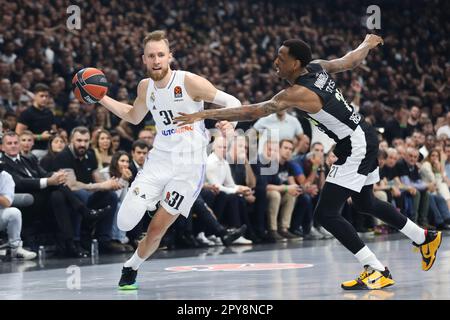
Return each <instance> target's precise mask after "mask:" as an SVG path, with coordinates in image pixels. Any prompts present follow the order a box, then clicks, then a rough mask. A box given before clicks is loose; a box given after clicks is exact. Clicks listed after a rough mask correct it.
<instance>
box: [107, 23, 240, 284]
mask: <svg viewBox="0 0 450 320" xmlns="http://www.w3.org/2000/svg"><path fill="white" fill-rule="evenodd" d="M142 58H143V62H144V64H145V66H146V68H147V71H148V73H149V78H146V79H143V80H141V81H140V83H139V85H138V89H137V98H136V100H135V101H134V104H133V106H131V105H128V104H124V103H120V102H118V101H116V100H114V99H112V98H111V97H108V96H105V97H104V98H103V99H102V100H100V103H101V104H102V105H103V106H105V107H106V108H107V109H108V110H110V111H111V112H113V113H114V114H116V115H117V116H118V117H120V118H121V119H124V120H126V121H128V122H131V123H133V124H138V123H139V122H141V121H142V119H144V117H145V115H146V114H147V112H148V111H150V112H151V113H152V116H153V119H154V120H155V123H156V129H157V134H156V137H155V140H154V144H153V149H152V150H151V151H150V152H149V154H148V157H147V161H146V162H145V164H144V168H143V170H142V171H141V172H140V173H139V174H138V175H137V177H136V179H135V181H134V182H133V183H132V185H131V187H130V189H129V191H128V193H127V195H126V197H125V199H124V200H123V202H122V205H121V207H120V209H119V212H118V216H117V224H118V227H119V228H120V229H121V230H124V231H129V230H131V229H133V228H134V227H135V226H136V224H137V223H138V222H139V221H140V220H141V218H142V216H143V215H144V214H145V212H146V211H147V210H149V211H153V210H155V209H156V206H157V204H158V203H159V204H160V206H159V208H158V210H157V212H156V213H155V215H154V217H153V218H152V220H151V222H150V224H149V227H148V230H147V235H146V236H145V237H144V238H143V239H142V241H140V243H139V246H138V248H137V250H136V252H135V253H134V255H133V256H132V257H131V258H130V259H129V260H128V261H126V262H125V264H124V267H123V269H122V277H121V279H120V282H119V288H120V289H122V290H135V289H137V285H136V276H137V269H138V268H139V266H140V265H141V264H142V262H144V261H145V260H146V259H147V258H149V257H150V256H151V255H152V254H153V253H154V252H155V251H156V249H157V248H158V246H159V243H160V241H161V238H162V237H163V236H164V234H165V233H166V231H167V229H168V228H169V227H170V225H172V223H173V222H174V221H175V220H176V219H177V218H178V216H179V215H180V214H181V215H183V216H185V217H187V216H188V215H189V211H190V209H191V206H192V204H193V203H194V201H195V199H196V198H197V196H198V195H199V193H200V191H201V189H202V186H203V182H204V175H205V159H206V146H207V144H208V142H209V135H208V132H207V131H206V129H205V126H204V123H203V122H197V123H195V124H192V125H186V126H182V127H177V126H176V124H174V121H173V118H174V116H176V115H177V114H178V113H179V112H189V113H192V112H197V111H202V110H203V102H204V101H206V102H211V103H214V104H217V105H220V106H224V107H237V106H240V105H241V104H240V102H239V100H238V99H236V98H235V97H233V96H231V95H229V94H227V93H225V92H223V91H220V90H217V89H216V88H215V87H214V86H213V85H212V84H211V83H210V82H209V81H208V80H206V79H205V78H202V77H200V76H198V75H195V74H192V73H189V72H186V71H181V70H171V68H170V61H171V59H172V54H171V52H170V49H169V41H168V40H167V38H166V36H165V33H164V32H163V31H154V32H151V33H150V34H148V35H147V36H146V37H145V39H144V55H143V57H142ZM219 127H220V129H222V130H224V131H225V130H227V129H230V127H231V128H232V125H231V124H230V123H229V122H227V121H225V122H221V123H220V125H219ZM244 231H245V228H240V229H237V230H236V231H231V232H230V231H227V232H228V233H227V234H226V235H224V236H227V237H228V238H227V240H228V241H227V242H228V243H230V237H232V238H235V239H237V238H239V237H240V236H241V235H242V233H243V232H244ZM224 242H225V241H224Z"/></svg>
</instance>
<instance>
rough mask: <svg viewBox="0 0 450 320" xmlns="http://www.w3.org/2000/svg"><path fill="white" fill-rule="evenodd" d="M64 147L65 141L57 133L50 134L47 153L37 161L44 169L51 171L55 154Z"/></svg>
mask: <svg viewBox="0 0 450 320" xmlns="http://www.w3.org/2000/svg"><path fill="white" fill-rule="evenodd" d="M65 147H66V142H65V141H64V139H63V138H62V137H61V136H60V135H59V134H56V135H54V136H52V137H51V138H50V140H49V141H48V151H47V154H46V155H45V156H44V157H43V158H42V159H41V161H40V162H39V164H40V165H41V167H42V168H44V169H45V170H46V171H52V168H53V163H54V161H55V158H56V155H57V154H58V153H60V152H61V151H63V150H64V148H65Z"/></svg>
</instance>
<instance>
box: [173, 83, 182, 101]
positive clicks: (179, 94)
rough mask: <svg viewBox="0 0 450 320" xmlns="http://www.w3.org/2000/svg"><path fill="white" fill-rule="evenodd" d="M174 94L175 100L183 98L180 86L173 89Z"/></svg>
mask: <svg viewBox="0 0 450 320" xmlns="http://www.w3.org/2000/svg"><path fill="white" fill-rule="evenodd" d="M173 94H174V96H175V99H179V98H182V97H183V90H182V89H181V87H180V86H176V87H175V88H174V89H173Z"/></svg>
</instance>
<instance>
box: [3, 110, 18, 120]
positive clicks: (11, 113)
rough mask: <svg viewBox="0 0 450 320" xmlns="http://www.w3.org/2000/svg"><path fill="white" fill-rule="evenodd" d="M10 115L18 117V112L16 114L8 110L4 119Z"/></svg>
mask: <svg viewBox="0 0 450 320" xmlns="http://www.w3.org/2000/svg"><path fill="white" fill-rule="evenodd" d="M8 117H14V118H17V114H15V113H14V112H11V111H7V112H6V113H5V115H4V116H3V119H6V118H8Z"/></svg>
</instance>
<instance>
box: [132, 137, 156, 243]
mask: <svg viewBox="0 0 450 320" xmlns="http://www.w3.org/2000/svg"><path fill="white" fill-rule="evenodd" d="M148 152H149V148H148V145H147V143H146V142H145V141H143V140H136V141H135V142H133V145H132V146H131V161H130V171H131V179H130V184H131V183H132V182H133V181H134V179H135V178H136V175H137V174H138V172H139V171H141V170H142V169H143V168H144V163H145V160H146V159H147V154H148ZM149 222H150V217H149V215H146V214H145V215H144V216H143V217H142V219H141V221H139V223H138V224H137V225H136V226H135V227H134V228H133V229H131V230H130V231H128V232H127V237H128V238H129V239H130V243H131V245H132V246H133V247H134V248H137V246H138V241H139V240H140V239H142V237H143V236H144V235H145V232H146V230H147V227H148V224H149Z"/></svg>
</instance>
